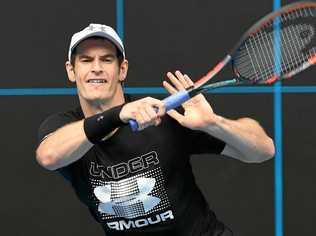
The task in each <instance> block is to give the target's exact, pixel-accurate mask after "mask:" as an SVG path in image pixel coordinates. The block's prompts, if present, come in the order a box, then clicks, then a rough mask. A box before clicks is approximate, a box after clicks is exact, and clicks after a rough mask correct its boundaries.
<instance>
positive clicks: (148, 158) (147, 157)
mask: <svg viewBox="0 0 316 236" xmlns="http://www.w3.org/2000/svg"><path fill="white" fill-rule="evenodd" d="M158 164H159V159H158V155H157V153H156V152H155V151H151V152H149V153H146V154H144V155H142V156H140V157H135V158H133V159H130V160H129V161H128V162H127V163H125V162H122V163H119V164H116V165H113V166H107V167H105V166H103V165H98V164H97V163H95V162H91V163H90V170H89V171H90V175H91V176H94V177H102V178H106V177H107V178H110V179H119V178H123V177H124V176H127V175H128V174H135V173H138V172H140V171H144V170H146V169H148V168H149V167H151V166H155V165H158Z"/></svg>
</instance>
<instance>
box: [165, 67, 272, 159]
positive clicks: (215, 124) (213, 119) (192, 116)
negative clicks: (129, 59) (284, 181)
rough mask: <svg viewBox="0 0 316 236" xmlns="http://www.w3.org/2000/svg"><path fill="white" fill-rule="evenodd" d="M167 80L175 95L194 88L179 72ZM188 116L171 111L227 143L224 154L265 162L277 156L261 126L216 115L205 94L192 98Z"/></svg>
mask: <svg viewBox="0 0 316 236" xmlns="http://www.w3.org/2000/svg"><path fill="white" fill-rule="evenodd" d="M167 77H168V78H169V80H170V81H171V83H172V85H171V84H170V83H168V82H166V81H164V83H163V85H164V87H165V88H166V89H167V90H168V91H169V92H170V93H171V94H173V93H176V92H177V91H179V90H182V89H185V88H187V87H190V86H192V85H193V82H192V81H191V80H190V78H189V77H188V76H187V75H183V74H182V73H181V72H179V71H177V72H175V75H173V74H172V73H170V72H169V73H168V74H167ZM182 106H183V108H184V114H180V113H179V112H177V111H176V110H171V111H169V112H168V115H170V116H171V117H172V118H174V119H175V120H177V121H178V122H179V123H180V124H181V125H182V126H184V127H187V128H190V129H193V130H200V131H203V132H206V133H208V134H210V135H212V136H213V137H216V138H218V139H220V140H222V141H224V142H225V143H226V146H225V148H224V150H223V151H222V154H223V155H226V156H230V157H233V158H236V159H239V160H241V161H244V162H262V161H265V160H268V159H270V158H272V157H273V156H274V152H275V149H274V143H273V140H272V139H271V138H270V137H269V136H268V135H267V134H266V132H265V131H264V130H263V128H262V127H261V126H260V124H259V123H258V122H257V121H255V120H253V119H251V118H240V119H237V120H230V119H227V118H224V117H222V116H219V115H217V114H215V113H214V112H213V109H212V107H211V105H210V104H209V103H208V101H207V100H206V99H205V97H204V96H203V95H201V94H199V95H197V96H195V97H193V98H191V99H190V100H188V101H187V102H185V103H184V104H182Z"/></svg>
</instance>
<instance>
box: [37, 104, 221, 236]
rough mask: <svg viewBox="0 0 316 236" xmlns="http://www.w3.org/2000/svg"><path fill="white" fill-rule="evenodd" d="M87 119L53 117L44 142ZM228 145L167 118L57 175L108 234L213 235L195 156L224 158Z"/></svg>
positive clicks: (100, 147)
mask: <svg viewBox="0 0 316 236" xmlns="http://www.w3.org/2000/svg"><path fill="white" fill-rule="evenodd" d="M83 118H84V116H83V113H82V111H81V109H80V108H77V109H75V110H71V111H68V112H64V113H59V114H55V115H52V116H50V117H48V118H47V119H46V120H45V121H44V122H43V123H42V124H41V126H40V128H39V140H42V139H43V138H44V137H45V136H46V135H48V134H50V133H52V132H54V131H55V130H57V129H58V128H60V127H62V126H64V125H66V124H68V123H71V122H74V121H78V120H81V119H83ZM224 146H225V143H224V142H222V141H220V140H218V139H216V138H214V137H212V136H210V135H208V134H206V133H203V132H198V131H192V130H190V129H187V128H184V127H182V126H181V125H179V124H178V123H177V121H175V120H173V119H172V118H171V117H169V116H168V115H166V116H164V117H163V119H162V123H161V124H160V125H159V126H157V127H148V128H146V129H144V130H143V131H140V132H132V131H131V129H130V127H129V126H123V127H120V128H119V130H118V131H117V132H116V133H115V134H114V135H113V136H112V137H111V138H109V139H108V140H105V141H102V142H100V143H98V144H95V145H94V146H93V147H92V148H91V149H90V150H89V151H88V152H87V153H86V154H85V155H84V156H83V157H82V158H80V159H79V160H78V161H76V162H74V163H72V164H70V165H68V166H66V167H63V168H61V169H59V170H58V171H59V172H60V173H61V174H62V175H63V176H64V177H65V178H66V179H67V180H69V181H70V183H71V185H72V187H73V189H74V191H75V193H76V194H77V196H78V198H79V199H80V200H81V201H82V202H83V203H84V204H85V205H86V206H87V207H88V208H89V210H90V212H91V214H92V215H93V216H94V218H95V219H96V220H97V221H98V222H99V223H100V224H101V225H102V227H103V229H104V230H105V232H106V235H129V236H131V235H135V236H136V235H137V236H138V235H142V236H143V235H175V236H176V235H181V236H185V235H212V232H213V230H214V228H215V225H216V217H215V214H214V213H213V212H212V211H210V210H209V206H208V204H207V202H206V201H205V199H204V197H203V196H202V193H201V191H200V190H199V188H198V187H197V185H196V183H195V180H194V176H193V173H192V168H191V164H190V155H192V154H200V153H220V152H221V151H222V150H223V148H224Z"/></svg>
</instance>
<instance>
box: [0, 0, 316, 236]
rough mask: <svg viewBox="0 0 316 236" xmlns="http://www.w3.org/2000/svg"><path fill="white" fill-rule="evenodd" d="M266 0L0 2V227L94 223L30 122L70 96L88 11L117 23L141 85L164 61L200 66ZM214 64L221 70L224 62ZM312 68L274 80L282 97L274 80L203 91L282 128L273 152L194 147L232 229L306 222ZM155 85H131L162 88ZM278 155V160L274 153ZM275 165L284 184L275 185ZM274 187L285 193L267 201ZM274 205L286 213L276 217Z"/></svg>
mask: <svg viewBox="0 0 316 236" xmlns="http://www.w3.org/2000/svg"><path fill="white" fill-rule="evenodd" d="M290 2H293V1H289V0H288V1H283V2H282V5H284V4H287V3H290ZM122 3H124V4H123V5H120V4H122ZM273 3H276V1H274V2H273V1H258V0H257V1H251V0H240V1H207V0H186V1H180V0H174V1H170V0H169V1H167V0H161V1H146V0H137V1H125V2H124V1H123V0H117V1H115V0H108V1H96V0H90V1H81V0H76V1H71V0H68V1H23V2H21V3H19V6H18V5H17V3H16V2H14V1H10V2H6V4H5V5H3V6H2V7H1V9H0V13H1V14H0V18H1V21H0V25H1V29H2V37H1V42H2V43H1V45H2V47H1V52H2V60H1V64H2V67H1V75H2V76H1V78H2V79H1V80H0V95H1V99H0V107H1V108H2V112H1V116H2V122H1V123H0V127H1V129H0V130H1V137H2V138H1V147H2V155H1V158H2V165H1V166H2V171H1V172H0V176H1V183H2V184H1V187H2V188H1V195H0V200H1V202H2V207H1V211H0V212H1V213H0V220H1V221H0V222H1V230H0V232H1V234H2V235H10V236H11V235H12V236H24V235H46V236H53V235H59V236H63V235H76V236H81V235H82V236H84V235H102V230H101V228H100V227H99V226H98V225H97V224H96V223H95V222H94V221H93V219H92V217H91V216H90V215H89V213H88V210H87V209H86V208H85V207H84V206H83V205H81V204H80V203H79V201H78V200H77V198H76V197H75V195H74V193H73V192H72V190H71V188H70V186H69V185H68V184H67V183H66V182H65V181H64V180H63V178H62V177H61V176H59V175H58V174H56V173H53V172H48V171H45V170H44V169H42V168H41V167H39V166H38V164H37V163H36V161H35V149H36V146H37V129H38V126H39V124H40V123H41V122H42V121H43V120H44V119H45V118H46V117H47V116H48V115H49V114H52V113H55V112H58V111H63V110H65V109H68V108H70V107H73V106H75V105H77V104H78V101H77V97H76V96H75V94H74V90H73V89H71V88H73V85H72V84H71V83H70V82H68V81H67V77H66V73H65V70H64V62H65V60H66V55H67V48H68V45H69V41H70V37H71V35H72V34H73V33H74V32H76V31H78V30H80V29H82V28H84V27H85V26H87V25H88V24H89V23H90V22H95V23H96V22H98V23H106V24H109V25H112V26H113V27H117V28H118V29H119V30H120V34H121V35H122V36H123V35H124V42H125V45H126V48H127V56H128V58H129V62H130V71H129V76H128V79H127V83H126V86H127V90H128V91H130V92H131V93H136V92H140V89H141V88H147V89H148V87H150V88H151V87H154V88H159V87H161V82H162V80H163V79H164V78H165V74H166V72H167V71H175V70H177V69H180V70H181V71H183V72H185V73H188V74H189V75H190V76H191V77H192V78H193V79H194V78H198V77H199V76H201V75H203V73H205V72H206V71H207V70H208V68H210V67H211V66H212V65H214V64H215V63H216V62H217V61H218V60H219V59H221V58H222V57H223V56H224V55H225V54H226V52H227V51H228V50H229V49H230V47H231V46H232V45H234V43H235V42H236V40H237V39H238V38H239V37H240V35H241V34H242V32H244V31H245V30H246V29H247V28H248V27H249V26H250V25H251V24H252V23H253V22H255V21H256V20H257V19H258V18H260V17H261V16H263V15H265V14H267V13H269V12H270V11H271V10H272V8H273ZM122 9H124V11H123V12H122V11H118V12H117V10H122ZM222 75H223V77H225V76H229V71H228V70H227V72H225V73H223V74H222ZM313 75H315V68H312V69H309V70H308V71H306V72H303V73H302V74H300V75H298V76H297V77H296V80H293V81H290V82H286V83H285V84H283V86H282V88H283V89H282V88H281V91H282V100H281V101H280V100H278V101H276V96H277V95H280V94H278V93H276V92H274V90H273V88H271V89H270V90H269V91H268V92H263V90H260V89H259V90H251V89H248V90H240V89H238V88H236V89H230V90H222V92H220V91H218V92H214V93H211V94H208V95H207V97H208V99H209V101H210V102H211V104H212V105H213V107H214V110H215V111H216V112H217V113H219V114H221V115H223V116H226V117H228V118H232V119H234V118H238V117H243V116H250V117H253V118H255V119H257V120H258V121H259V122H260V123H261V124H262V125H263V127H265V129H266V130H267V132H268V134H269V135H270V136H272V137H275V134H276V132H277V131H276V128H282V132H281V133H279V136H277V139H278V140H276V141H278V142H277V145H278V146H277V148H278V150H283V152H282V153H279V154H278V155H279V156H278V157H277V158H278V159H275V160H271V161H268V162H265V163H262V164H245V163H241V162H238V161H236V160H233V159H228V158H223V157H220V156H210V155H203V156H196V157H193V158H192V164H193V166H194V170H195V174H196V180H197V182H198V184H199V186H200V187H201V189H202V191H203V192H204V194H205V196H206V198H207V200H208V202H209V203H210V206H211V208H212V209H213V210H214V211H215V212H216V213H217V215H218V217H219V218H220V219H221V220H223V221H224V222H225V223H226V224H227V225H229V226H230V227H231V228H232V229H233V230H234V232H235V235H241V236H253V235H256V236H261V235H262V236H267V235H278V236H281V235H282V233H283V229H282V226H284V235H289V236H291V235H293V236H294V235H304V234H309V235H311V234H312V233H313V232H314V230H313V228H314V227H313V219H315V217H316V213H315V210H316V204H315V202H314V199H315V197H316V191H315V187H314V184H313V183H314V181H313V180H314V179H315V177H316V174H315V172H314V171H313V170H314V168H315V166H316V161H315V157H314V149H313V147H314V146H315V140H316V132H314V131H315V127H314V125H313V123H314V122H313V121H314V119H315V112H314V102H313V101H314V100H313V99H315V98H316V95H315V92H316V89H315V83H316V82H315V81H316V80H315V78H314V77H315V76H313ZM300 78H302V80H300ZM67 89H69V90H67ZM290 89H292V90H290ZM158 91H159V92H158V93H154V92H153V93H152V94H139V95H138V96H140V97H142V96H145V95H146V96H147V95H150V96H154V97H158V98H162V97H164V96H166V94H164V93H163V92H161V91H162V90H159V89H158ZM225 91H226V92H225ZM254 91H255V92H254ZM291 91H294V92H291ZM302 91H305V92H302ZM281 118H282V120H280V119H281ZM278 121H281V122H282V123H281V126H280V123H278ZM276 126H277V127H276ZM281 147H283V149H281ZM281 157H282V158H283V165H282V164H281V165H279V164H278V163H277V165H276V164H275V161H276V160H281V159H280V158H281ZM282 166H283V175H282V173H281V170H282V169H281V167H282ZM280 177H283V189H282V188H281V187H282V186H281V187H280V186H279V187H277V188H275V182H276V180H280ZM280 193H283V197H284V198H283V201H282V199H281V200H279V201H276V202H275V197H276V196H277V195H278V194H280ZM282 206H283V207H284V211H283V216H284V224H282V222H281V221H276V219H275V215H276V214H277V213H276V212H278V210H282ZM281 212H282V211H281ZM280 222H281V223H280ZM276 226H278V228H276ZM276 229H277V230H276ZM275 231H277V232H275Z"/></svg>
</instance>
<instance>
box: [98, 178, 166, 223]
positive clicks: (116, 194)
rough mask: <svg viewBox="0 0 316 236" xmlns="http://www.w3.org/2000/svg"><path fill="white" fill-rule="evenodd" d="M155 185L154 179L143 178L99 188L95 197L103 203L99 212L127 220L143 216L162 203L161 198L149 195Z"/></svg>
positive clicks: (110, 183)
mask: <svg viewBox="0 0 316 236" xmlns="http://www.w3.org/2000/svg"><path fill="white" fill-rule="evenodd" d="M155 183H156V180H155V179H154V178H144V177H141V178H137V179H133V180H129V181H125V180H121V181H117V182H109V184H106V185H104V186H98V187H96V188H95V189H94V195H95V196H96V197H97V199H98V200H99V201H100V202H101V203H100V204H99V206H98V211H99V212H101V213H105V214H109V215H115V216H118V217H124V218H127V219H131V218H135V217H139V216H142V215H144V214H146V213H147V212H148V211H150V210H152V209H153V208H154V207H155V206H157V205H158V204H159V203H160V201H161V199H160V198H158V197H154V196H150V195H149V194H150V193H151V192H152V190H153V189H154V187H155Z"/></svg>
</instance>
